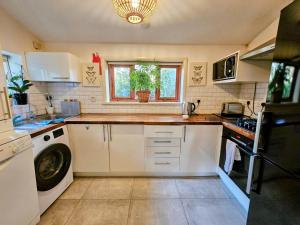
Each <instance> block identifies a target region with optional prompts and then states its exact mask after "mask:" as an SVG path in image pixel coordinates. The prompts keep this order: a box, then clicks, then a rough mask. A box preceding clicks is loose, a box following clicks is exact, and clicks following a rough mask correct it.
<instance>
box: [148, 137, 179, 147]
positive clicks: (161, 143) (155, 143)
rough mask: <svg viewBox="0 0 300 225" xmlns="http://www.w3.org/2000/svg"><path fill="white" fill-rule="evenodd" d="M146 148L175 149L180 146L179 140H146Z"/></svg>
mask: <svg viewBox="0 0 300 225" xmlns="http://www.w3.org/2000/svg"><path fill="white" fill-rule="evenodd" d="M146 146H148V147H176V146H180V139H179V138H147V139H146Z"/></svg>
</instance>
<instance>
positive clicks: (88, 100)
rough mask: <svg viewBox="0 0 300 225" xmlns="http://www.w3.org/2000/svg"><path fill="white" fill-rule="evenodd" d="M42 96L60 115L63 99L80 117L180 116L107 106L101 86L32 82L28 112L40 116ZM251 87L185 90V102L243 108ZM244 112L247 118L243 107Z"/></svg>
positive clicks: (19, 110) (262, 88) (150, 108)
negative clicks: (78, 110) (76, 104)
mask: <svg viewBox="0 0 300 225" xmlns="http://www.w3.org/2000/svg"><path fill="white" fill-rule="evenodd" d="M266 91H267V83H258V84H257V92H256V98H255V100H256V101H255V111H256V112H257V111H258V110H260V104H261V102H264V101H265V98H266ZM45 93H49V94H50V95H52V96H53V105H54V107H55V110H56V112H60V102H61V101H63V100H64V99H77V100H78V101H80V103H81V112H82V113H171V114H177V113H181V105H180V104H161V105H157V104H107V103H106V100H105V98H106V97H105V90H104V86H103V85H102V86H101V87H82V85H81V84H78V83H43V82H35V83H34V86H33V87H32V88H31V90H30V94H29V98H30V103H31V104H30V110H31V111H33V112H34V113H35V114H37V115H39V114H44V113H45V107H46V106H47V101H46V99H45ZM253 93H254V84H222V85H207V86H202V87H187V88H186V94H185V96H186V97H185V101H193V102H196V101H197V99H200V100H201V104H200V106H199V108H198V113H219V112H220V109H221V104H222V102H226V101H240V102H242V103H243V104H245V105H246V102H247V101H248V100H249V101H251V103H252V98H253ZM13 110H14V114H21V115H23V116H26V113H27V112H28V111H29V106H28V105H26V106H14V109H13ZM245 112H246V114H247V115H250V112H249V110H248V109H247V107H245Z"/></svg>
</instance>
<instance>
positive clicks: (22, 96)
mask: <svg viewBox="0 0 300 225" xmlns="http://www.w3.org/2000/svg"><path fill="white" fill-rule="evenodd" d="M13 98H14V99H15V102H16V104H17V105H27V93H15V94H13Z"/></svg>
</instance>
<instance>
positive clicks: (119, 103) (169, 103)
mask: <svg viewBox="0 0 300 225" xmlns="http://www.w3.org/2000/svg"><path fill="white" fill-rule="evenodd" d="M102 105H164V106H181V105H182V103H181V102H147V103H140V102H121V101H120V102H117V101H116V102H105V103H102Z"/></svg>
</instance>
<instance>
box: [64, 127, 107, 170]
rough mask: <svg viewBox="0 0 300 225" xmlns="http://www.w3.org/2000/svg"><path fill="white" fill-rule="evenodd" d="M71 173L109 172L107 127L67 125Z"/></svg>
mask: <svg viewBox="0 0 300 225" xmlns="http://www.w3.org/2000/svg"><path fill="white" fill-rule="evenodd" d="M68 130H69V136H70V143H71V148H72V153H73V171H74V172H83V173H89V172H90V173H97V172H109V150H108V135H107V125H104V124H69V125H68Z"/></svg>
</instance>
